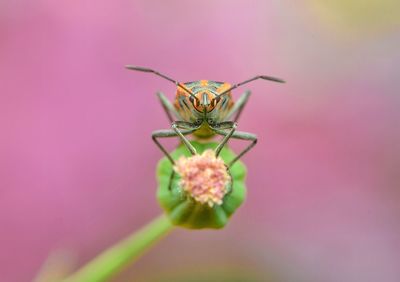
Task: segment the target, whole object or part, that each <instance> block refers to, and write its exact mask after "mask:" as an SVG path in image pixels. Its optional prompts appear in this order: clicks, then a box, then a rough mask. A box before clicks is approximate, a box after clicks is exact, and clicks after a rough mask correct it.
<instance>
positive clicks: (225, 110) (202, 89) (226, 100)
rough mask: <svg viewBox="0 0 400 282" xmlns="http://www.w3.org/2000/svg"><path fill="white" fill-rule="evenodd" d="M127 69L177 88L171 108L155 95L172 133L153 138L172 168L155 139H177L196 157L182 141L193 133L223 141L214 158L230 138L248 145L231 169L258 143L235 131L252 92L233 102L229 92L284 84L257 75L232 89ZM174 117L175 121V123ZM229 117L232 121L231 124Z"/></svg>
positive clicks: (156, 134)
mask: <svg viewBox="0 0 400 282" xmlns="http://www.w3.org/2000/svg"><path fill="white" fill-rule="evenodd" d="M126 68H127V69H130V70H135V71H141V72H149V73H153V74H155V75H158V76H160V77H162V78H164V79H166V80H168V81H170V82H172V83H174V84H175V85H176V86H177V91H176V97H175V102H174V104H173V105H172V103H171V102H170V101H169V100H168V99H167V98H166V97H165V96H164V94H163V93H161V92H158V93H157V96H158V98H159V99H160V101H161V104H162V106H163V108H164V110H165V112H166V113H167V116H168V118H169V120H170V121H171V123H172V124H171V128H172V129H170V130H157V131H154V132H153V134H152V138H153V141H154V142H155V143H156V144H157V146H158V147H159V148H160V149H161V151H162V152H163V153H164V154H165V155H166V157H167V158H168V159H169V160H170V161H171V163H172V164H174V163H175V162H174V160H173V158H172V157H171V156H170V154H169V153H168V152H167V151H166V150H165V148H164V147H163V146H162V145H161V143H160V142H159V141H158V138H165V137H174V136H178V137H179V138H180V139H181V140H182V142H183V143H184V144H185V145H186V147H187V148H188V149H189V151H190V152H191V153H192V154H193V155H195V154H196V149H195V148H194V146H193V145H192V144H191V143H190V141H189V140H188V139H187V138H186V137H185V135H188V134H192V133H193V134H194V135H195V136H197V137H199V138H209V137H211V136H213V135H215V134H218V135H222V136H224V137H223V139H222V141H221V142H220V143H219V144H218V146H217V148H216V149H215V154H216V156H218V155H219V153H220V152H221V150H222V148H223V147H224V145H225V144H226V143H227V142H228V140H229V139H230V138H235V139H240V140H248V141H251V143H250V144H249V145H248V146H247V147H246V148H245V149H244V150H243V151H241V152H240V153H239V154H238V155H237V156H236V157H235V158H234V159H233V160H232V161H230V163H229V164H228V167H231V166H232V165H233V164H234V163H235V162H236V161H237V160H238V159H240V158H241V157H242V156H243V155H244V154H245V153H247V152H248V151H249V150H250V149H251V148H253V147H254V146H255V145H256V143H257V137H256V135H254V134H252V133H247V132H242V131H236V128H237V121H238V119H239V116H240V114H241V112H242V110H243V108H244V106H245V105H246V103H247V101H248V99H249V96H250V94H251V92H250V91H246V92H245V93H244V94H242V96H240V97H239V99H238V100H237V101H236V102H234V101H233V98H232V94H231V90H233V89H235V88H237V87H239V86H241V85H243V84H246V83H249V82H252V81H254V80H257V79H263V80H270V81H274V82H280V83H284V82H285V81H283V80H282V79H279V78H275V77H271V76H266V75H257V76H255V77H253V78H250V79H248V80H245V81H242V82H240V83H237V84H233V85H231V84H229V83H226V82H218V81H212V80H198V81H192V82H186V83H180V82H178V81H176V80H174V79H172V78H170V77H168V76H166V75H164V74H162V73H160V72H158V71H155V70H152V69H149V68H143V67H137V66H130V65H128V66H126ZM233 116H234V117H233ZM174 117H175V118H176V119H177V120H174ZM232 117H233V119H232V120H231V118H232Z"/></svg>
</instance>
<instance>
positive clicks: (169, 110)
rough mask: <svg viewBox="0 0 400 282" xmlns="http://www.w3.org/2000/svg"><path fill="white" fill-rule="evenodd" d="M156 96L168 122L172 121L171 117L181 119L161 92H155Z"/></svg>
mask: <svg viewBox="0 0 400 282" xmlns="http://www.w3.org/2000/svg"><path fill="white" fill-rule="evenodd" d="M156 94H157V97H158V99H160V102H161V105H162V107H163V109H164V111H165V113H166V114H167V116H168V119H169V121H170V122H173V121H174V118H173V116H175V117H176V118H178V119H180V118H181V117H180V116H179V114H178V113H177V111H176V110H175V108H174V106H173V105H172V104H171V102H170V101H169V100H168V98H167V97H165V95H164V94H163V93H162V92H157V93H156Z"/></svg>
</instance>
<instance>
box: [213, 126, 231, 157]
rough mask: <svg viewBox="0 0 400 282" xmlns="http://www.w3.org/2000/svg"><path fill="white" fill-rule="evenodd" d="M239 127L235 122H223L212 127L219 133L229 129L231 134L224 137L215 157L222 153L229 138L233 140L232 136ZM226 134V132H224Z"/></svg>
mask: <svg viewBox="0 0 400 282" xmlns="http://www.w3.org/2000/svg"><path fill="white" fill-rule="evenodd" d="M236 127H237V123H236V122H233V121H223V122H221V123H218V124H216V125H214V126H213V127H211V129H212V130H214V131H215V132H217V133H218V131H219V130H220V131H222V130H224V129H229V132H228V133H227V134H226V135H225V136H224V138H223V139H222V140H221V143H219V144H218V146H217V148H216V149H215V156H216V157H218V156H219V154H220V153H221V150H222V148H223V147H224V146H225V144H226V143H227V142H228V140H229V138H231V136H232V134H233V133H234V132H235V130H236ZM224 132H225V131H224Z"/></svg>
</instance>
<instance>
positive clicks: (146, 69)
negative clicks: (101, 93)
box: [125, 65, 200, 102]
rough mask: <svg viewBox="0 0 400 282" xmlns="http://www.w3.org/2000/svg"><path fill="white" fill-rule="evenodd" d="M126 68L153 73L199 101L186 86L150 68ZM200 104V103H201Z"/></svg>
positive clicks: (127, 66)
mask: <svg viewBox="0 0 400 282" xmlns="http://www.w3.org/2000/svg"><path fill="white" fill-rule="evenodd" d="M125 68H127V69H128V70H135V71H141V72H151V73H154V74H155V75H158V76H160V77H162V78H164V79H166V80H168V81H171V82H172V83H174V84H175V85H176V86H177V87H180V88H182V89H183V90H185V91H186V92H187V93H188V94H189V95H190V96H192V97H193V98H194V99H196V100H197V101H199V99H198V98H197V97H196V96H195V95H194V94H193V93H192V92H191V91H190V90H189V89H187V88H186V87H185V86H183V84H181V83H180V82H178V81H176V80H174V79H172V78H170V77H168V76H166V75H164V74H162V73H160V72H158V71H155V70H152V69H149V68H144V67H137V66H131V65H126V66H125ZM199 102H200V101H199Z"/></svg>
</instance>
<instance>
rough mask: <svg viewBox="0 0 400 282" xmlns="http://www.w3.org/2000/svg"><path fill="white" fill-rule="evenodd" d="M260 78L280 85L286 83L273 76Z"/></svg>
mask: <svg viewBox="0 0 400 282" xmlns="http://www.w3.org/2000/svg"><path fill="white" fill-rule="evenodd" d="M260 78H262V79H265V80H271V81H275V82H279V83H286V81H284V80H283V79H280V78H276V77H272V76H267V75H261V76H260Z"/></svg>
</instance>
